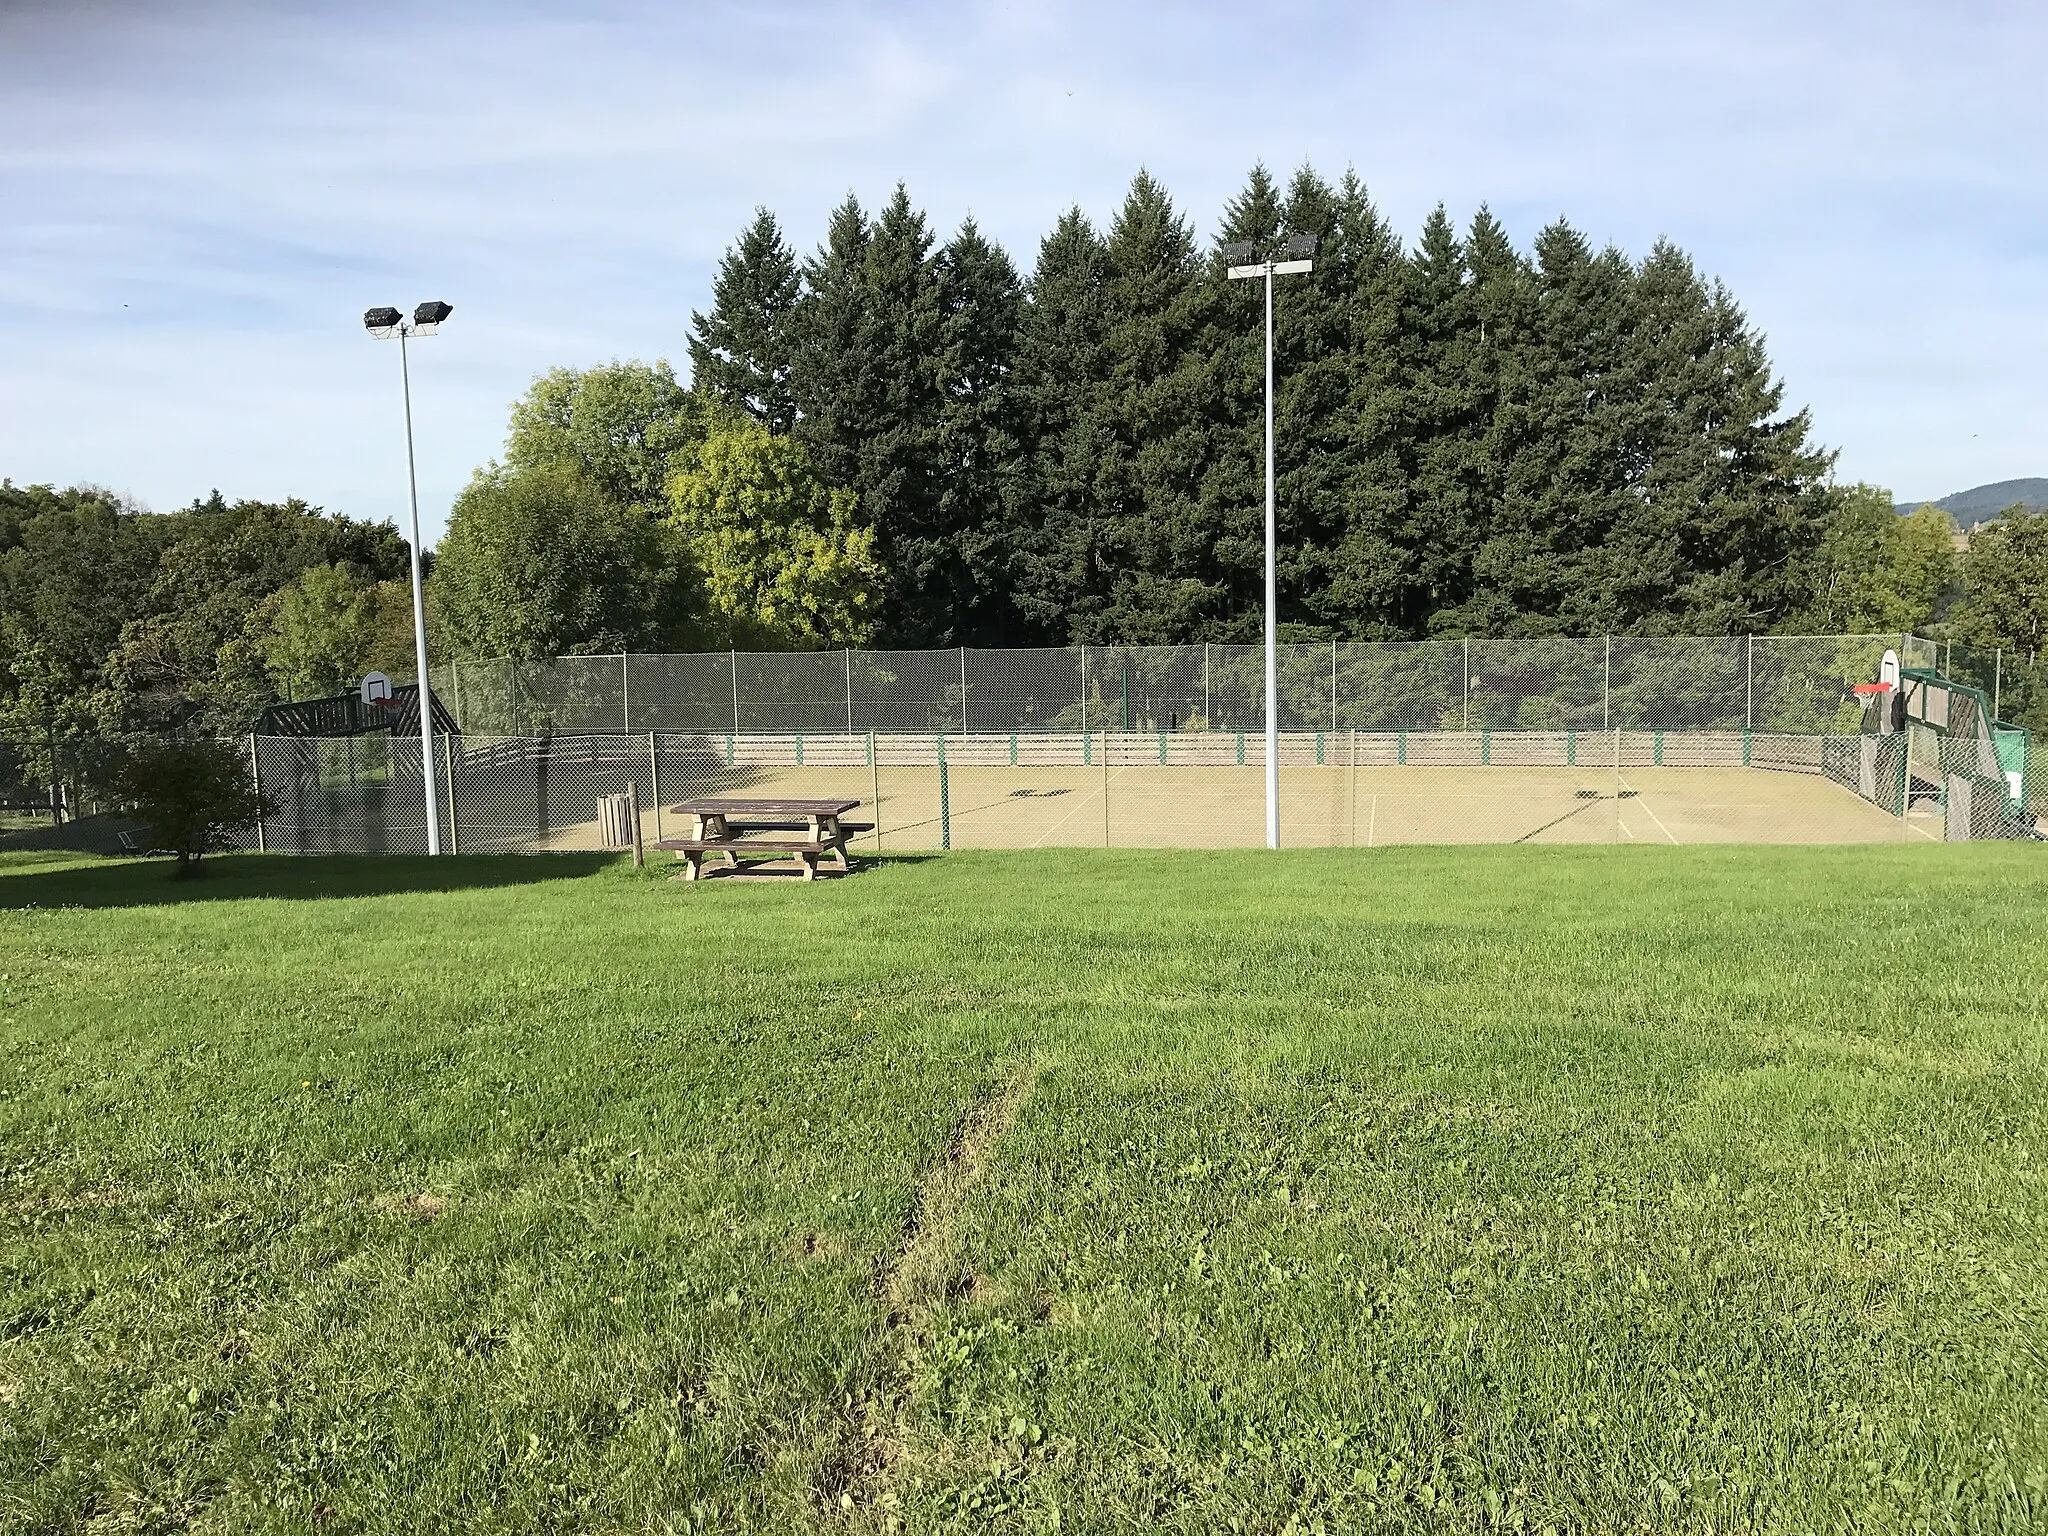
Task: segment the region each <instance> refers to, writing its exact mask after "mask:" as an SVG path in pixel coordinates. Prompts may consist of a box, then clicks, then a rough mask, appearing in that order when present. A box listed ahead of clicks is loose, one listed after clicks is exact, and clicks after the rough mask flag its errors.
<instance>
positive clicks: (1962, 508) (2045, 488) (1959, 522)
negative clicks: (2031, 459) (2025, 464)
mask: <svg viewBox="0 0 2048 1536" xmlns="http://www.w3.org/2000/svg"><path fill="white" fill-rule="evenodd" d="M1927 504H1928V503H1927V502H1925V501H1907V500H1905V499H1904V498H1903V497H1898V496H1894V497H1893V498H1892V505H1893V506H1894V507H1896V508H1897V509H1898V510H1899V511H1901V512H1911V511H1913V510H1915V509H1916V508H1919V507H1924V506H1926V505H1927ZM1934 505H1935V506H1937V507H1939V508H1941V510H1942V511H1944V512H1946V513H1947V514H1948V515H1949V516H1950V517H1952V518H1954V519H1955V521H1956V526H1957V527H1958V528H1974V527H1976V526H1977V525H1978V524H1979V523H1982V522H1988V521H1989V520H1990V519H1992V518H1994V517H1996V516H1998V514H1999V513H2001V512H2003V511H2004V510H2005V509H2006V508H2007V507H2012V506H2020V505H2025V506H2029V507H2034V508H2036V509H2039V508H2043V507H2048V480H1997V481H1994V482H1992V483H1991V484H1990V485H1978V486H1972V487H1971V488H1970V489H1969V490H1967V491H1957V492H1956V493H1955V494H1954V495H1952V496H1944V497H1942V498H1941V499H1940V500H1939V501H1936V502H1934Z"/></svg>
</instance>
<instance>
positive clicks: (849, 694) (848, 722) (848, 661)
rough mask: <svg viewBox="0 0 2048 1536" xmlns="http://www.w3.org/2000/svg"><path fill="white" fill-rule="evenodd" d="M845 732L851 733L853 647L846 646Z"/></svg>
mask: <svg viewBox="0 0 2048 1536" xmlns="http://www.w3.org/2000/svg"><path fill="white" fill-rule="evenodd" d="M846 734H847V735H849V736H851V735H852V734H853V647H852V646H847V647H846Z"/></svg>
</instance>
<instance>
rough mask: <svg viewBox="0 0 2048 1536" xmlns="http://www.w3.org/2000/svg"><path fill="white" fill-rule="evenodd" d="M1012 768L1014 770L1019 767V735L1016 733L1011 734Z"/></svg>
mask: <svg viewBox="0 0 2048 1536" xmlns="http://www.w3.org/2000/svg"><path fill="white" fill-rule="evenodd" d="M1010 766H1011V767H1012V768H1014V767H1016V766H1017V733H1016V732H1015V731H1012V732H1010Z"/></svg>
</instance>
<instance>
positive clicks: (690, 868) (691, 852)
mask: <svg viewBox="0 0 2048 1536" xmlns="http://www.w3.org/2000/svg"><path fill="white" fill-rule="evenodd" d="M702 857H703V855H702V854H700V853H698V852H697V850H696V849H694V848H685V849H684V850H683V878H684V879H685V880H695V879H698V878H699V875H698V872H697V861H698V860H699V859H700V858H702Z"/></svg>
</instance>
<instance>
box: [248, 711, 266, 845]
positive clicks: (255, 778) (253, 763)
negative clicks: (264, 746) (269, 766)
mask: <svg viewBox="0 0 2048 1536" xmlns="http://www.w3.org/2000/svg"><path fill="white" fill-rule="evenodd" d="M249 783H250V784H251V786H253V787H254V789H255V791H256V851H257V852H258V853H268V852H269V851H270V850H269V849H268V848H267V847H265V846H264V842H263V762H262V759H261V758H260V757H259V756H258V755H257V752H256V733H255V732H254V731H251V732H250V733H249Z"/></svg>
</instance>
